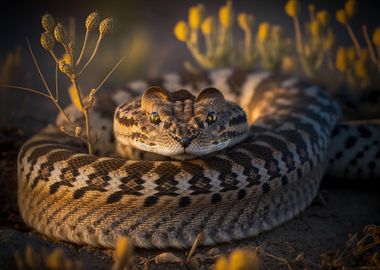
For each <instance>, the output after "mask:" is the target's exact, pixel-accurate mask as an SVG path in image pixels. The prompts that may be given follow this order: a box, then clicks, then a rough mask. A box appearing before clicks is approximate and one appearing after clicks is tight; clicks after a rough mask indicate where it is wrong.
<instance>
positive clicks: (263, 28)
mask: <svg viewBox="0 0 380 270" xmlns="http://www.w3.org/2000/svg"><path fill="white" fill-rule="evenodd" d="M268 32H269V23H267V22H262V23H260V24H259V30H258V31H257V40H258V41H259V42H264V41H266V40H267V38H268Z"/></svg>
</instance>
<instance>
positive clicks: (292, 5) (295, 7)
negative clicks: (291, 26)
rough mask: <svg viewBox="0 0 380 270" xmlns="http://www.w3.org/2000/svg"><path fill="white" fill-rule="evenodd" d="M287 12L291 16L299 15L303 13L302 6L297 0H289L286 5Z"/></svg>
mask: <svg viewBox="0 0 380 270" xmlns="http://www.w3.org/2000/svg"><path fill="white" fill-rule="evenodd" d="M285 12H286V14H288V16H289V17H292V18H295V17H298V15H300V13H301V6H300V3H299V2H298V1H297V0H289V1H288V2H287V3H286V5H285Z"/></svg>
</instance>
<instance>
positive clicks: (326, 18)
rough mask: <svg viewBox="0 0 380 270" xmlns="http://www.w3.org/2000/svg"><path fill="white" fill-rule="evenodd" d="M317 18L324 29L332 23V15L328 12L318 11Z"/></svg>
mask: <svg viewBox="0 0 380 270" xmlns="http://www.w3.org/2000/svg"><path fill="white" fill-rule="evenodd" d="M316 17H317V20H318V21H319V22H320V23H321V25H322V26H323V27H326V26H327V25H328V24H329V23H330V14H329V13H328V12H327V10H324V9H323V10H320V11H318V12H317V15H316Z"/></svg>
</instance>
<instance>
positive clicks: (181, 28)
mask: <svg viewBox="0 0 380 270" xmlns="http://www.w3.org/2000/svg"><path fill="white" fill-rule="evenodd" d="M174 34H175V36H176V38H177V39H178V40H179V41H182V42H186V41H188V40H189V37H190V31H189V26H188V25H187V24H186V23H185V22H184V21H179V22H178V23H177V24H176V25H175V27H174Z"/></svg>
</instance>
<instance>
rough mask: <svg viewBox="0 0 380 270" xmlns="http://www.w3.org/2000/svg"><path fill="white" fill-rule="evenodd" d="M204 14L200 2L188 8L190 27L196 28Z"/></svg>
mask: <svg viewBox="0 0 380 270" xmlns="http://www.w3.org/2000/svg"><path fill="white" fill-rule="evenodd" d="M204 14H205V8H204V6H203V5H202V4H198V5H196V6H192V7H191V8H190V9H189V25H190V27H191V29H194V30H198V29H199V27H200V26H201V23H202V21H203V18H204Z"/></svg>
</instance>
